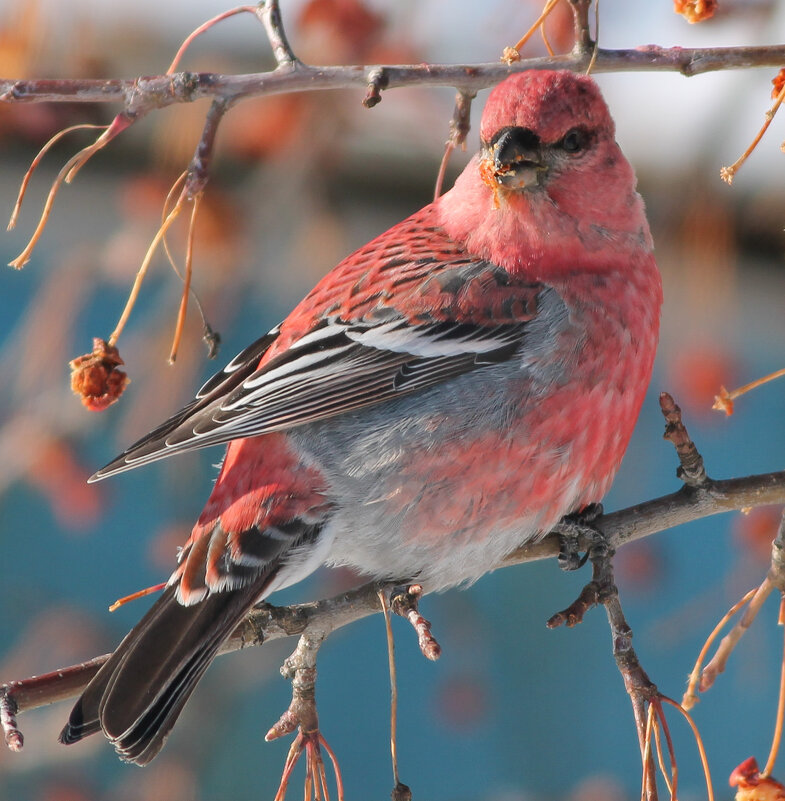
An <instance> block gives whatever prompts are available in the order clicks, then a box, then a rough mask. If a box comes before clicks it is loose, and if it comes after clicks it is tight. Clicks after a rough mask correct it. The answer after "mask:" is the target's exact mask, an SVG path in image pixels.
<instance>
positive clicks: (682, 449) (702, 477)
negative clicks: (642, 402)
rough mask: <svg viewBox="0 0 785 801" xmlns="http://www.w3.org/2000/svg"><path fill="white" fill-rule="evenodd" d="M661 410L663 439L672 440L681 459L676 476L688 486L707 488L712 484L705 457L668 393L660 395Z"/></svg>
mask: <svg viewBox="0 0 785 801" xmlns="http://www.w3.org/2000/svg"><path fill="white" fill-rule="evenodd" d="M660 409H661V410H662V414H663V416H664V417H665V423H666V425H665V433H664V434H663V438H664V439H667V440H670V441H671V442H672V443H673V446H674V447H675V448H676V453H677V455H678V457H679V463H680V464H679V469H678V470H677V471H676V475H677V476H678V477H679V478H680V479H681V480H682V481H683V482H684V483H685V484H686V485H687V486H688V487H693V488H699V487H705V486H707V485H708V484H709V483H710V481H711V480H710V479H709V477H708V476H707V475H706V468H705V467H704V464H703V457H702V456H701V455H700V453H698V449H697V448H696V447H695V443H694V442H693V441H692V440H691V439H690V435H689V434H688V433H687V429H686V428H685V426H684V423H683V422H682V419H681V409H680V408H679V407H678V406H677V405H676V402H675V401H674V400H673V398H672V397H671V396H670V395H669V394H668V393H667V392H661V393H660Z"/></svg>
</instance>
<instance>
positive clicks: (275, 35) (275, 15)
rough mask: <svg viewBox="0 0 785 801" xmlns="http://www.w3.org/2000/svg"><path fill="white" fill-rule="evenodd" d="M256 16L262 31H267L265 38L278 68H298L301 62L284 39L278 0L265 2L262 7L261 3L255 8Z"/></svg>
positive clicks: (284, 32) (284, 34) (284, 33)
mask: <svg viewBox="0 0 785 801" xmlns="http://www.w3.org/2000/svg"><path fill="white" fill-rule="evenodd" d="M256 14H257V16H258V17H259V19H261V21H262V23H263V25H264V29H265V30H266V31H267V38H268V39H269V40H270V46H271V47H272V49H273V55H274V56H275V61H276V63H277V64H278V67H279V68H280V67H290V68H292V67H299V66H300V64H301V62H300V60H299V59H298V58H297V56H295V54H294V50H292V47H291V45H290V44H289V40H288V39H287V38H286V31H284V27H283V22H282V21H281V10H280V8H278V0H266V2H265V3H264V5H262V4H261V3H260V4H259V6H258V7H257V10H256Z"/></svg>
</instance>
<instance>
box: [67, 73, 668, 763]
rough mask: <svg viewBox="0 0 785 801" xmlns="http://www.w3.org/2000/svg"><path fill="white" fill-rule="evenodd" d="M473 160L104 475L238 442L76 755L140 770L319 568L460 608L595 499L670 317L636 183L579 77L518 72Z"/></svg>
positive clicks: (80, 723) (604, 114)
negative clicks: (226, 652)
mask: <svg viewBox="0 0 785 801" xmlns="http://www.w3.org/2000/svg"><path fill="white" fill-rule="evenodd" d="M480 140H481V149H480V152H479V153H478V154H477V155H476V156H475V157H474V158H473V159H472V160H471V162H470V163H469V165H468V166H467V167H466V169H465V170H464V171H463V173H462V174H461V175H460V177H459V178H458V180H457V181H456V183H455V186H454V187H453V188H452V189H451V190H450V191H449V192H447V193H446V194H444V195H443V196H442V197H440V198H439V199H438V200H436V201H435V202H433V203H431V204H430V205H428V206H426V207H425V208H423V209H421V210H420V211H418V212H415V213H414V214H413V215H412V216H411V217H409V218H408V219H406V220H404V221H403V222H401V223H399V224H398V225H396V226H394V227H393V228H391V229H390V230H389V231H386V232H385V233H383V234H382V235H381V236H378V237H377V238H376V239H374V240H372V241H371V242H369V243H368V244H367V245H365V246H364V247H362V248H360V249H359V250H358V251H356V252H355V253H352V254H351V255H350V256H348V257H347V258H346V259H344V260H343V261H342V262H341V263H340V264H338V265H337V266H336V267H335V268H334V269H333V270H332V271H331V272H330V273H328V275H327V276H325V278H324V279H322V281H320V282H319V283H318V284H317V286H316V287H315V288H314V289H313V290H312V291H311V292H310V294H308V295H307V297H305V299H304V300H303V301H302V302H301V303H300V304H299V305H298V306H297V307H296V308H295V309H294V310H293V311H292V313H291V314H290V315H289V316H288V317H287V318H286V319H285V320H284V321H283V323H281V325H279V326H277V327H276V328H274V329H273V330H272V331H270V332H269V333H267V334H265V335H264V336H263V337H262V338H261V339H259V340H258V341H256V342H254V343H253V344H252V345H249V346H248V347H247V348H246V349H245V350H244V351H243V352H242V353H240V354H239V355H238V356H237V357H236V358H234V359H233V360H232V361H231V362H230V363H229V364H228V365H227V367H226V368H225V369H224V370H223V371H222V372H220V373H218V374H217V375H216V376H214V377H213V378H212V379H210V380H209V381H208V382H207V383H206V384H205V385H204V386H203V387H202V389H201V390H200V391H199V392H198V393H197V395H196V398H195V399H194V400H193V402H192V403H190V404H189V405H188V406H186V407H185V408H184V409H182V410H181V411H180V412H178V413H177V414H175V415H174V416H173V417H172V418H171V419H170V420H168V421H167V422H165V423H164V424H163V425H161V426H159V427H158V428H157V429H155V430H154V431H153V432H151V433H150V434H148V435H147V436H146V437H144V438H143V439H141V440H140V441H139V442H137V443H136V444H135V445H132V446H131V447H130V448H129V449H128V450H127V451H126V452H125V453H123V454H122V455H121V456H119V457H118V458H117V459H115V461H113V462H112V463H111V464H109V465H108V466H107V467H105V468H104V469H102V470H100V471H99V472H98V473H96V475H95V476H94V477H93V478H94V479H101V478H105V477H107V476H110V475H114V474H115V473H120V472H122V471H124V470H130V469H132V468H134V467H138V466H140V465H143V464H147V463H148V462H152V461H155V460H157V459H161V458H164V457H166V456H171V455H174V454H177V453H182V452H184V451H188V450H192V449H194V448H203V447H206V446H210V445H221V444H228V447H227V449H226V456H225V458H224V460H223V464H222V467H221V470H220V473H219V476H218V479H217V481H216V482H215V486H214V487H213V491H212V493H211V494H210V497H209V498H208V500H207V504H206V505H205V507H204V511H203V512H202V514H201V516H200V517H199V519H198V520H197V522H196V525H195V526H194V528H193V531H192V533H191V536H190V538H189V539H188V541H187V542H186V544H185V546H184V548H183V549H182V551H181V553H180V557H179V564H178V566H177V568H176V570H175V571H174V573H173V574H172V577H171V578H170V580H169V583H168V585H167V588H166V590H165V591H164V593H163V595H162V596H161V597H160V598H159V600H158V601H156V603H155V604H154V605H153V606H152V608H151V609H150V611H149V612H148V613H147V614H146V615H145V616H144V617H143V618H142V620H141V621H140V622H139V623H138V624H137V626H136V627H135V628H134V629H133V630H132V631H131V632H130V633H129V634H128V635H127V636H126V638H125V639H124V640H123V641H122V642H121V643H120V645H119V646H118V648H117V650H116V651H115V652H114V654H113V655H112V656H111V658H110V659H109V660H108V661H107V662H106V663H105V664H104V666H103V667H102V668H101V670H100V671H99V673H98V674H97V675H96V676H95V678H94V679H93V680H92V682H91V683H90V684H89V686H88V687H87V688H86V690H85V691H84V694H83V695H82V696H81V698H80V699H79V701H78V702H77V703H76V706H75V707H74V709H73V711H72V713H71V717H70V719H69V721H68V724H67V725H66V726H65V728H64V729H63V732H62V734H61V741H62V742H64V743H72V742H75V741H77V740H80V739H82V738H83V737H85V736H86V735H88V734H92V733H94V732H98V731H103V733H104V734H105V735H106V737H107V738H108V739H109V740H110V741H111V742H112V744H113V745H114V747H115V749H116V750H117V752H118V753H119V754H120V756H121V757H122V758H123V759H125V760H127V761H130V762H135V763H137V764H140V765H143V764H146V763H148V762H149V761H150V760H151V759H153V757H155V755H156V754H157V753H158V751H159V750H160V749H161V747H162V746H163V744H164V741H165V739H166V737H167V735H168V734H169V732H170V730H171V728H172V726H173V725H174V723H175V721H176V719H177V716H178V715H179V714H180V711H181V710H182V707H183V705H184V704H185V702H186V700H187V699H188V697H189V695H190V693H191V692H192V690H193V689H194V686H195V685H196V683H197V682H198V680H199V679H200V677H201V676H202V674H203V673H204V671H205V670H206V669H207V667H208V666H209V664H210V662H211V661H212V659H213V658H214V657H215V655H216V653H217V651H218V649H219V647H220V645H221V643H222V642H223V641H224V640H225V639H226V638H227V637H228V636H229V635H230V634H231V632H232V630H233V629H234V628H235V626H236V625H237V624H238V623H239V622H240V621H241V620H242V619H243V618H244V616H245V615H246V614H247V613H248V611H249V609H250V608H251V607H253V606H254V604H256V603H257V602H259V601H260V600H262V599H264V598H266V597H267V596H269V595H270V594H271V593H272V592H274V591H275V590H277V589H280V588H281V587H286V586H288V585H290V584H293V583H295V582H297V581H300V580H301V579H303V578H304V577H305V576H307V575H308V574H309V573H311V572H312V571H313V570H315V569H316V568H317V567H319V566H320V565H322V564H325V563H326V564H331V565H350V566H352V567H353V568H355V569H357V570H358V571H361V572H362V573H364V574H367V575H368V576H371V577H375V578H382V579H394V580H400V581H402V582H405V581H414V580H416V581H417V582H418V583H419V584H422V586H423V587H424V589H425V590H426V591H429V592H430V591H435V590H444V589H446V588H448V587H452V586H454V585H459V584H466V583H469V582H472V581H475V580H476V579H478V578H480V576H482V575H483V574H484V573H487V572H488V571H490V570H493V569H494V568H496V567H498V566H499V565H500V563H501V562H502V560H503V559H504V557H505V556H506V555H507V554H509V553H510V552H511V551H513V550H514V549H516V548H517V547H518V546H520V545H522V544H524V543H527V542H531V541H534V540H537V539H538V538H540V537H542V536H543V535H544V534H546V533H547V532H548V531H549V530H551V529H552V527H553V526H554V525H555V524H556V523H557V522H558V521H559V520H560V519H561V518H562V516H564V515H566V514H569V513H573V512H576V511H579V510H581V509H583V508H585V507H586V506H588V505H589V504H592V503H594V502H597V501H599V500H600V499H601V498H602V496H603V495H604V493H605V492H606V490H607V489H608V487H609V486H610V483H611V481H612V479H613V477H614V474H615V473H616V470H617V469H618V467H619V463H620V462H621V459H622V456H623V454H624V451H625V448H626V447H627V443H628V441H629V438H630V435H631V433H632V429H633V426H634V424H635V420H636V418H637V416H638V412H639V410H640V407H641V403H642V401H643V397H644V393H645V391H646V388H647V385H648V383H649V379H650V376H651V371H652V363H653V361H654V354H655V350H656V345H657V336H658V328H659V314H660V305H661V301H662V290H661V283H660V276H659V273H658V271H657V267H656V265H655V262H654V257H653V254H652V240H651V234H650V233H649V226H648V224H647V221H646V216H645V213H644V207H643V201H642V200H641V198H640V196H639V195H638V194H637V192H636V191H635V176H634V174H633V171H632V168H631V167H630V165H629V164H628V163H627V161H626V159H625V158H624V156H623V155H622V152H621V150H620V149H619V146H618V145H617V144H616V141H615V138H614V123H613V120H612V118H611V116H610V113H609V111H608V108H607V106H606V105H605V102H604V101H603V99H602V97H601V95H600V92H599V90H598V88H597V86H596V84H595V83H594V82H593V81H592V80H591V79H590V78H588V77H578V76H575V75H573V74H572V73H569V72H549V71H539V72H535V71H530V72H525V73H520V74H516V75H513V76H511V77H509V78H507V79H506V80H505V81H504V82H503V83H502V84H500V85H499V86H498V87H496V89H494V90H493V92H492V93H491V95H490V97H489V99H488V102H487V104H486V106H485V111H484V113H483V116H482V123H481V127H480Z"/></svg>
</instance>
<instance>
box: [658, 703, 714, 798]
mask: <svg viewBox="0 0 785 801" xmlns="http://www.w3.org/2000/svg"><path fill="white" fill-rule="evenodd" d="M659 701H660V703H662V702H663V701H664V702H665V703H666V704H670V705H671V706H673V707H676V709H678V710H679V712H681V714H682V715H683V716H684V719H685V720H686V721H687V723H688V724H689V726H690V728H691V729H692V734H693V736H694V737H695V743H696V745H697V746H698V754H699V755H700V761H701V767H702V768H703V776H704V778H705V779H706V796H707V801H714V787H713V786H712V781H711V771H710V770H709V758H708V757H707V756H706V748H705V746H704V745H703V738H702V737H701V736H700V732H699V731H698V727H697V726H696V725H695V721H694V720H693V719H692V716H691V715H690V714H689V712H687V710H686V709H684V708H683V707H682V706H681V704H678V703H676V701H674V700H673V699H672V698H668V696H667V695H660V696H659Z"/></svg>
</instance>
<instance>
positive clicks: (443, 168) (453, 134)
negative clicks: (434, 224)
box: [433, 91, 476, 200]
mask: <svg viewBox="0 0 785 801" xmlns="http://www.w3.org/2000/svg"><path fill="white" fill-rule="evenodd" d="M475 97H476V94H475V93H474V92H461V91H459V92H458V93H457V94H456V95H455V109H454V110H453V113H452V117H451V119H450V136H449V138H448V139H447V141H446V142H445V145H444V156H442V163H441V164H440V165H439V174H438V175H437V176H436V186H435V188H434V190H433V199H434V200H436V198H438V197H439V195H441V193H442V186H443V185H444V176H445V174H446V172H447V165H448V164H449V161H450V156H451V155H452V152H453V150H455V148H456V147H460V148H465V147H466V137H467V135H468V133H469V129H470V123H471V113H472V100H474V98H475Z"/></svg>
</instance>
